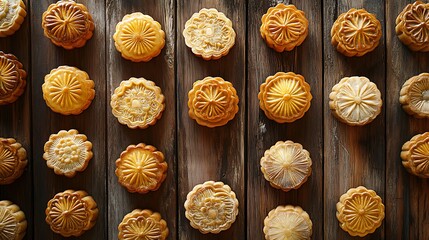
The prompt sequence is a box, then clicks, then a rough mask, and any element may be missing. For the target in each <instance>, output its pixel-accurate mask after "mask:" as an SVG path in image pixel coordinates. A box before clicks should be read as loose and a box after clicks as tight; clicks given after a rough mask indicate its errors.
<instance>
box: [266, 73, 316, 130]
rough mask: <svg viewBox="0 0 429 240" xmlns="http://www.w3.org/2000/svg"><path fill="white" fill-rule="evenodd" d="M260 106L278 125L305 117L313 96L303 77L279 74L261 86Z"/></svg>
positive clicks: (270, 77)
mask: <svg viewBox="0 0 429 240" xmlns="http://www.w3.org/2000/svg"><path fill="white" fill-rule="evenodd" d="M258 98H259V106H260V107H261V109H262V110H263V111H264V112H265V115H266V116H267V117H268V118H269V119H271V120H274V121H276V122H278V123H285V122H293V121H295V120H297V119H300V118H302V117H303V116H304V113H305V112H307V110H308V109H309V108H310V101H311V99H312V98H313V96H312V95H311V93H310V85H308V83H307V82H305V79H304V77H303V76H301V75H299V74H295V73H293V72H288V73H284V72H278V73H276V74H275V75H274V76H269V77H267V79H266V80H265V83H263V84H262V85H261V88H260V91H259V94H258Z"/></svg>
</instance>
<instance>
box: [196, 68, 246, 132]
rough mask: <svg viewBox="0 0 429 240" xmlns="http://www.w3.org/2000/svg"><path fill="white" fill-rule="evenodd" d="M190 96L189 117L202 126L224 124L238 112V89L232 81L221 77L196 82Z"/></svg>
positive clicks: (211, 126)
mask: <svg viewBox="0 0 429 240" xmlns="http://www.w3.org/2000/svg"><path fill="white" fill-rule="evenodd" d="M188 98H189V100H188V108H189V112H188V113H189V117H191V118H192V119H195V120H196V121H197V123H198V124H200V125H202V126H206V127H210V128H213V127H219V126H223V125H225V124H227V123H228V122H229V121H230V120H232V119H233V118H234V117H235V114H237V112H238V102H239V99H238V96H237V91H236V90H235V88H234V86H232V83H230V82H228V81H225V80H223V78H220V77H206V78H204V79H203V80H198V81H196V82H194V85H193V88H192V89H191V91H189V93H188Z"/></svg>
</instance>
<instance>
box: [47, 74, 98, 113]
mask: <svg viewBox="0 0 429 240" xmlns="http://www.w3.org/2000/svg"><path fill="white" fill-rule="evenodd" d="M42 90H43V98H44V99H45V101H46V104H47V105H48V107H49V108H51V110H52V111H54V112H56V113H61V114H63V115H70V114H73V115H78V114H81V113H82V112H83V111H84V110H85V109H87V108H88V107H89V105H91V102H92V100H93V99H94V97H95V90H94V81H92V80H91V79H89V76H88V74H87V73H86V72H84V71H82V70H79V69H78V68H75V67H69V66H60V67H58V68H55V69H52V71H51V72H50V73H49V74H48V75H46V76H45V83H43V85H42Z"/></svg>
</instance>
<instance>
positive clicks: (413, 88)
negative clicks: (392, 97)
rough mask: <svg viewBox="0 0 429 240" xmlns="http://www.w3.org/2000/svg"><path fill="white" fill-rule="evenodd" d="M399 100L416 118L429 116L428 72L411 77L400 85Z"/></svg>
mask: <svg viewBox="0 0 429 240" xmlns="http://www.w3.org/2000/svg"><path fill="white" fill-rule="evenodd" d="M399 102H400V103H401V104H402V108H403V109H404V110H405V111H406V112H407V113H408V114H410V115H412V116H414V117H417V118H429V73H422V74H420V75H418V76H414V77H411V78H410V79H408V80H407V81H406V82H405V83H404V85H403V86H402V89H401V92H400V97H399Z"/></svg>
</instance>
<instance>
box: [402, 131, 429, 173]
mask: <svg viewBox="0 0 429 240" xmlns="http://www.w3.org/2000/svg"><path fill="white" fill-rule="evenodd" d="M401 158H402V165H404V167H405V168H406V169H407V171H408V172H410V173H411V174H414V175H416V176H418V177H421V178H429V132H425V133H423V134H417V135H415V136H414V137H412V138H411V139H410V140H409V141H407V142H406V143H404V145H403V146H402V152H401Z"/></svg>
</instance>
